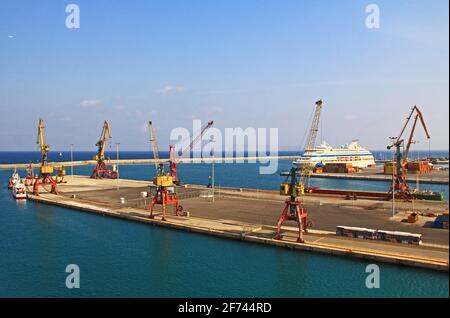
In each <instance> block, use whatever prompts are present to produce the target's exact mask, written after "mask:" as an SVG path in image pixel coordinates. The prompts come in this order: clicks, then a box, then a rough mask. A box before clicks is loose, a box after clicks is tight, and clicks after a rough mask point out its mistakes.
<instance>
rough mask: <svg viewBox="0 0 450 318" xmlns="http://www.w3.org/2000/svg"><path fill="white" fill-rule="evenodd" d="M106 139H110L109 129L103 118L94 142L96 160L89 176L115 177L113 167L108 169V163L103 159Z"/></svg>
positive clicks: (94, 177) (99, 177) (115, 172)
mask: <svg viewBox="0 0 450 318" xmlns="http://www.w3.org/2000/svg"><path fill="white" fill-rule="evenodd" d="M108 139H111V129H110V126H109V123H108V121H106V120H105V122H104V124H103V128H102V132H101V134H100V139H99V141H98V142H97V143H96V144H95V146H96V147H97V148H98V150H97V154H96V155H95V156H94V160H96V161H97V164H96V166H95V168H94V170H93V171H92V175H91V178H93V179H102V178H107V179H117V171H115V170H114V169H113V170H112V171H111V170H109V167H108V164H107V163H106V160H105V150H106V142H107V141H108Z"/></svg>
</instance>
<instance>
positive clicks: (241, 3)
mask: <svg viewBox="0 0 450 318" xmlns="http://www.w3.org/2000/svg"><path fill="white" fill-rule="evenodd" d="M372 2H374V3H376V4H378V5H379V7H380V10H381V21H380V23H381V25H380V26H381V27H380V29H367V28H366V26H365V19H366V16H367V13H366V12H365V8H366V5H367V4H369V3H371V1H359V0H346V1H344V0H334V1H332V0H322V1H313V0H310V1H300V0H291V1H288V0H214V1H210V0H178V1H177V0H164V1H162V0H161V1H156V0H154V1H150V0H149V1H137V0H136V1H124V0H117V1H105V0H89V1H78V0H74V1H57V0H41V1H39V2H38V1H23V0H14V1H10V0H1V2H0V112H1V116H0V134H1V136H2V138H1V139H0V149H1V150H33V149H36V145H35V141H36V136H35V135H36V129H37V124H38V118H39V116H43V117H44V120H45V123H46V133H47V139H48V143H49V144H50V145H51V147H52V148H53V149H58V150H64V149H68V148H69V144H71V143H74V144H75V145H76V148H77V149H79V150H95V147H94V144H95V142H96V139H97V138H98V135H99V134H100V130H101V125H102V122H103V120H104V119H108V120H109V121H110V123H111V129H112V135H113V138H114V141H120V142H121V144H122V146H121V147H123V149H124V150H125V149H127V150H146V149H149V148H150V146H149V144H148V132H147V130H146V126H145V124H146V122H147V121H148V120H149V119H152V120H153V121H154V122H155V125H156V126H157V134H158V138H159V143H160V148H163V147H166V146H167V145H168V143H169V133H170V131H171V129H172V128H174V127H186V128H189V127H191V126H192V119H193V118H198V119H202V120H204V121H207V120H210V119H214V120H215V123H216V127H218V128H221V129H223V128H226V127H242V128H246V127H255V128H259V127H267V128H270V127H278V128H279V137H280V141H279V145H280V147H281V148H282V149H290V150H292V149H298V148H300V147H301V146H302V144H303V140H304V135H305V130H306V128H307V126H308V125H309V121H310V117H311V112H312V108H313V106H314V102H315V101H316V100H317V99H319V98H321V99H323V100H324V109H323V123H322V127H323V130H322V132H321V135H320V138H323V139H325V140H326V141H328V142H329V143H331V144H333V145H336V146H339V145H342V144H345V143H347V142H349V141H350V140H351V139H354V138H359V140H360V143H361V144H362V145H363V146H365V147H367V148H370V149H385V146H386V144H387V142H388V140H387V138H388V137H389V136H393V135H394V136H395V135H396V134H398V132H399V130H400V128H401V125H402V124H403V122H404V120H405V117H406V115H407V113H408V112H409V109H410V107H411V106H413V105H414V104H417V105H419V107H420V108H421V109H422V111H423V113H424V116H425V120H426V122H427V124H428V126H429V130H430V134H431V136H432V139H431V147H432V149H448V148H449V147H448V145H449V140H448V134H449V119H448V118H449V91H448V87H449V73H448V72H449V64H448V63H449V62H448V61H449V42H448V37H449V34H448V28H449V17H448V11H449V8H448V5H449V4H448V1H447V0H432V1H429V0H428V1H426V0H423V1H417V0H416V1H414V0H396V1H375V0H374V1H372ZM69 3H76V4H77V5H79V7H80V11H81V16H80V22H81V28H80V29H67V28H66V27H65V19H66V16H67V13H66V12H65V7H66V5H67V4H69ZM417 140H418V142H419V143H418V144H417V145H415V149H428V143H427V142H426V140H425V138H424V135H423V133H421V132H420V133H418V134H417Z"/></svg>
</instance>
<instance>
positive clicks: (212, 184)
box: [209, 136, 216, 203]
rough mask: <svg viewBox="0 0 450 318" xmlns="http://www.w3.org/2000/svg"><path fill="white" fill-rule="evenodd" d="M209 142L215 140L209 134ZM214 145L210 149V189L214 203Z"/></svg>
mask: <svg viewBox="0 0 450 318" xmlns="http://www.w3.org/2000/svg"><path fill="white" fill-rule="evenodd" d="M209 142H210V143H215V142H216V141H215V140H214V137H213V136H211V139H210V140H209ZM214 150H215V149H214V147H213V148H212V149H211V152H210V155H211V158H212V162H211V178H212V180H211V189H212V202H213V203H214V195H215V172H216V171H215V166H214V163H215V160H214Z"/></svg>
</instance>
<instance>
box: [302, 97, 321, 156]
mask: <svg viewBox="0 0 450 318" xmlns="http://www.w3.org/2000/svg"><path fill="white" fill-rule="evenodd" d="M321 111H322V100H318V101H317V102H316V110H315V112H314V118H313V121H312V124H311V129H310V130H309V135H308V140H307V143H306V147H305V150H312V149H314V146H315V144H316V138H317V132H318V131H319V123H320V113H321Z"/></svg>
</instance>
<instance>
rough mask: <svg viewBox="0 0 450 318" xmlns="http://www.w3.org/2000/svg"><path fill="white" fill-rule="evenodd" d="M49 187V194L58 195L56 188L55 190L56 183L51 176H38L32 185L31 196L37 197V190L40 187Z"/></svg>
mask: <svg viewBox="0 0 450 318" xmlns="http://www.w3.org/2000/svg"><path fill="white" fill-rule="evenodd" d="M46 186H50V187H51V190H50V193H53V194H58V191H57V188H56V181H55V179H53V177H52V176H51V175H48V174H43V175H39V176H38V177H37V178H36V179H35V180H34V184H33V194H34V195H39V188H40V187H46Z"/></svg>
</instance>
